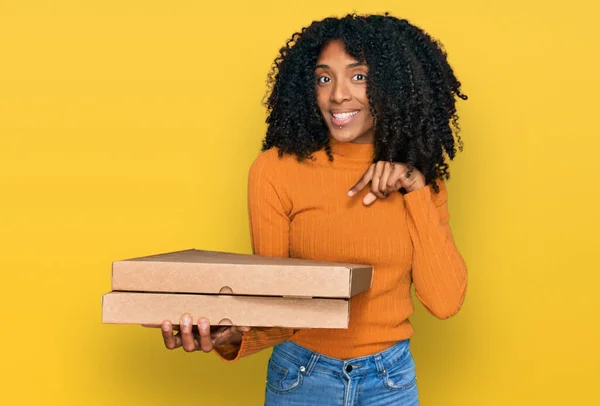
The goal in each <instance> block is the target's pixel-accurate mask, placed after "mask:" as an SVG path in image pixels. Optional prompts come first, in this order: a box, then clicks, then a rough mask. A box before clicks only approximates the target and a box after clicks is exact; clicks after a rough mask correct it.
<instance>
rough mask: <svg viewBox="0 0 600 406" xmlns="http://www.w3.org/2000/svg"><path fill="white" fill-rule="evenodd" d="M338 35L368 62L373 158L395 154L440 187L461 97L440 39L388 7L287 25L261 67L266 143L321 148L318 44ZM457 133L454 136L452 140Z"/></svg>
mask: <svg viewBox="0 0 600 406" xmlns="http://www.w3.org/2000/svg"><path fill="white" fill-rule="evenodd" d="M332 40H340V41H342V42H343V43H344V45H345V48H346V52H347V53H348V54H349V55H350V56H352V57H353V58H355V59H357V60H359V61H361V62H364V63H366V64H367V66H368V68H369V74H368V77H367V96H368V99H369V104H370V109H371V114H372V115H373V118H374V144H375V145H374V147H375V154H374V157H373V161H374V162H376V161H383V160H386V161H395V162H403V163H406V164H408V165H409V166H410V167H415V168H417V169H418V170H420V171H421V172H422V173H423V175H424V176H425V180H426V182H427V183H428V184H429V183H430V184H432V185H433V188H434V190H435V191H436V192H438V191H439V188H438V185H437V183H436V182H435V180H436V179H449V177H450V173H449V169H448V163H447V158H449V159H450V160H452V159H454V156H455V155H456V152H457V149H458V150H461V151H462V147H463V145H462V140H461V138H460V136H459V134H458V133H459V126H458V115H457V114H456V107H455V97H458V98H460V99H463V100H466V99H467V96H466V95H464V94H462V93H461V91H460V86H461V84H460V82H459V81H458V80H457V78H456V77H455V75H454V72H453V70H452V68H451V66H450V65H449V63H448V60H447V54H446V51H445V50H444V47H443V45H442V44H441V43H440V42H439V41H437V40H436V39H433V38H432V37H431V36H430V35H429V34H427V33H426V32H425V31H424V30H422V29H421V28H418V27H416V26H415V25H412V24H411V23H409V22H408V21H407V20H405V19H398V18H396V17H393V16H391V15H390V14H389V13H385V14H383V15H365V16H359V15H356V14H348V15H346V16H345V17H343V18H333V17H332V18H326V19H324V20H322V21H315V22H313V23H312V24H311V25H310V26H308V27H305V28H303V29H302V30H301V31H300V32H296V33H294V34H293V35H292V36H291V38H290V39H289V40H288V41H287V43H286V45H285V46H284V47H283V48H281V49H280V51H279V55H278V57H277V58H276V59H275V61H274V63H273V66H272V70H271V72H270V73H269V75H268V80H267V84H268V91H267V95H266V96H265V100H264V104H265V107H266V108H267V113H268V115H267V120H266V122H267V124H268V128H267V134H266V137H265V139H264V140H263V143H262V150H263V151H266V150H268V149H270V148H272V147H277V148H278V149H279V154H280V156H281V155H283V154H292V155H295V156H296V157H297V158H298V160H302V159H306V158H312V154H313V153H314V152H316V151H318V150H321V149H323V148H324V149H325V151H326V153H327V155H328V157H329V159H330V160H333V156H332V154H331V148H330V146H329V138H328V130H327V126H326V124H325V121H324V119H323V117H322V115H321V113H320V112H319V109H318V108H317V103H316V86H315V85H316V82H315V73H314V72H315V65H316V62H317V58H318V56H319V53H320V51H321V49H322V48H323V46H324V45H326V44H327V43H328V42H330V41H332ZM455 137H456V140H455Z"/></svg>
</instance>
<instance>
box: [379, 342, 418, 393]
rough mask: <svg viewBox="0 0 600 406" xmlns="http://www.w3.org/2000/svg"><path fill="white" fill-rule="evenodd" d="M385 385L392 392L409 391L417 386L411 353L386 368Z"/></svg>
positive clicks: (408, 352)
mask: <svg viewBox="0 0 600 406" xmlns="http://www.w3.org/2000/svg"><path fill="white" fill-rule="evenodd" d="M383 383H384V384H385V386H386V387H387V388H388V389H391V390H407V389H411V388H413V387H414V386H415V385H416V384H417V373H416V370H415V362H414V360H413V357H412V354H411V353H410V351H407V353H406V355H405V356H403V357H402V358H401V359H399V360H398V361H397V362H396V363H394V364H392V365H390V366H389V367H388V368H386V370H385V372H384V374H383Z"/></svg>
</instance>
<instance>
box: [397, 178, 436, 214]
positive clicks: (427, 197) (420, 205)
mask: <svg viewBox="0 0 600 406" xmlns="http://www.w3.org/2000/svg"><path fill="white" fill-rule="evenodd" d="M431 193H432V191H431V185H427V186H424V187H422V188H421V189H419V190H415V191H414V192H410V193H407V194H405V195H404V203H405V204H406V209H407V210H408V211H409V213H410V214H411V215H412V216H413V218H415V217H418V215H419V214H423V213H426V210H424V209H425V207H426V206H427V205H428V204H431V205H432V207H434V208H435V206H433V200H432V196H431ZM415 215H416V216H415Z"/></svg>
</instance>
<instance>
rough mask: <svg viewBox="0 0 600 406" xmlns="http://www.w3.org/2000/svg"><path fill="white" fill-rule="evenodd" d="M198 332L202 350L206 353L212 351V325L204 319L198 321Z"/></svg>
mask: <svg viewBox="0 0 600 406" xmlns="http://www.w3.org/2000/svg"><path fill="white" fill-rule="evenodd" d="M198 331H199V332H200V349H201V350H202V351H204V352H210V351H212V349H213V344H212V337H211V335H210V324H209V323H208V320H207V319H205V318H204V317H201V318H200V319H199V320H198Z"/></svg>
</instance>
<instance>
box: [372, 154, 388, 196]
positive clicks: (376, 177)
mask: <svg viewBox="0 0 600 406" xmlns="http://www.w3.org/2000/svg"><path fill="white" fill-rule="evenodd" d="M385 164H386V162H385V161H379V162H377V164H376V165H375V172H374V173H373V179H371V193H373V194H374V195H375V196H377V197H379V198H380V199H383V198H385V196H384V195H383V193H381V191H380V190H379V184H380V182H381V175H382V174H383V169H384V168H385Z"/></svg>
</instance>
